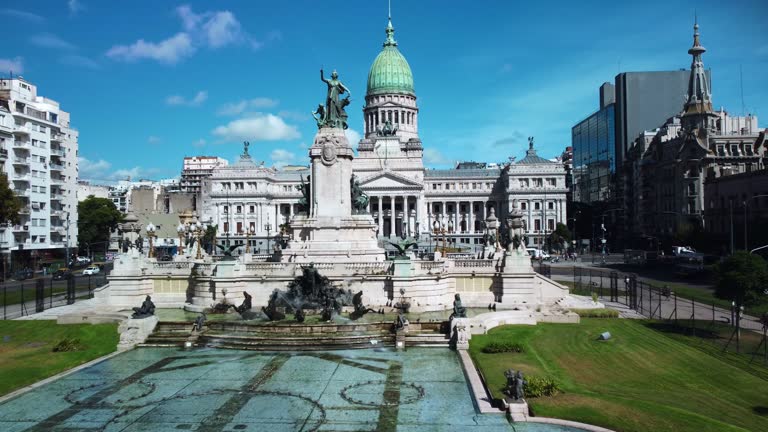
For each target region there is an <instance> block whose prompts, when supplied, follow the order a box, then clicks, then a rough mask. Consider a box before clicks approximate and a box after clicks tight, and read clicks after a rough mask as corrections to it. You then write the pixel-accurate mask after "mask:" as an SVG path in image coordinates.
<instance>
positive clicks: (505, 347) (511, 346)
mask: <svg viewBox="0 0 768 432" xmlns="http://www.w3.org/2000/svg"><path fill="white" fill-rule="evenodd" d="M482 351H483V352H484V353H486V354H498V353H508V352H516V353H520V352H523V346H522V345H520V344H519V343H517V342H509V341H501V342H496V341H494V342H491V343H489V344H488V345H486V346H484V347H483V350H482Z"/></svg>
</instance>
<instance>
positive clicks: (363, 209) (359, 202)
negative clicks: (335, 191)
mask: <svg viewBox="0 0 768 432" xmlns="http://www.w3.org/2000/svg"><path fill="white" fill-rule="evenodd" d="M349 190H350V194H351V195H352V214H365V213H368V195H367V194H366V193H365V192H363V189H362V188H361V187H360V181H359V180H358V179H357V176H355V175H354V174H352V177H350V178H349Z"/></svg>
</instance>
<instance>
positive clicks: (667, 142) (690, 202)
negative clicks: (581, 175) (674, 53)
mask: <svg viewBox="0 0 768 432" xmlns="http://www.w3.org/2000/svg"><path fill="white" fill-rule="evenodd" d="M693 28H694V34H693V46H692V47H691V48H690V49H689V50H688V54H690V55H691V57H692V63H691V70H690V77H689V81H688V94H687V96H686V101H685V104H684V105H683V106H682V107H681V108H682V110H681V112H680V114H679V115H678V116H675V117H672V118H670V119H669V120H667V122H665V123H664V124H663V125H662V126H661V127H660V128H658V129H656V130H654V131H646V132H644V133H643V134H641V135H640V136H639V137H638V138H637V139H636V140H635V142H634V144H633V146H632V148H631V149H630V150H629V152H628V157H627V162H626V165H625V166H626V168H627V175H626V181H627V186H628V187H626V188H625V190H626V196H625V199H626V203H627V207H626V208H627V212H628V213H629V214H628V217H629V221H628V225H629V226H631V227H633V228H634V229H635V233H634V234H635V235H636V236H640V237H642V236H647V235H653V236H656V235H658V234H659V233H662V235H663V236H664V237H667V238H669V239H671V238H674V237H677V238H680V236H681V235H682V234H683V233H685V232H689V233H690V232H693V233H695V232H701V230H707V231H712V230H718V231H721V232H722V230H723V229H727V228H726V227H724V226H722V224H723V223H722V216H723V214H724V212H727V211H729V210H728V209H729V208H730V207H731V206H732V207H733V208H735V209H737V212H738V211H739V209H741V208H743V207H744V202H746V201H747V200H749V199H750V197H747V196H746V195H743V194H740V193H736V194H735V195H733V196H730V197H717V198H715V197H712V196H707V194H706V193H705V192H706V191H705V184H707V183H711V182H716V181H718V179H721V178H723V177H727V176H731V175H736V174H744V173H755V172H758V171H760V170H764V169H765V162H764V157H765V156H766V146H767V145H768V142H766V134H765V131H761V130H760V129H758V123H757V117H756V116H753V115H751V114H748V115H747V116H745V117H733V116H731V115H729V114H728V112H727V111H725V109H723V108H721V109H720V110H719V111H715V110H714V108H713V101H712V93H711V89H710V85H709V81H708V80H707V74H706V71H705V69H704V62H703V60H702V55H703V54H704V52H706V49H705V48H704V47H703V46H702V44H701V39H700V34H699V25H698V22H696V23H695V24H694V27H693ZM763 172H764V173H765V171H763ZM763 175H765V174H763ZM762 193H768V191H764V192H762ZM755 194H757V192H755Z"/></svg>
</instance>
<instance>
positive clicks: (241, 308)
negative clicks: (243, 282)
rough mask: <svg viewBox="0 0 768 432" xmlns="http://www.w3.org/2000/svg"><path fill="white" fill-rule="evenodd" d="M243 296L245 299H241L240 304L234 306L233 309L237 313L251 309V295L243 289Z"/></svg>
mask: <svg viewBox="0 0 768 432" xmlns="http://www.w3.org/2000/svg"><path fill="white" fill-rule="evenodd" d="M243 297H245V300H243V303H242V304H240V306H236V307H235V311H237V313H239V314H240V315H242V314H243V313H245V312H247V311H249V310H251V307H252V305H251V300H252V299H253V297H251V295H250V294H248V293H247V292H245V291H243Z"/></svg>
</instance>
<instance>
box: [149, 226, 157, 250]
mask: <svg viewBox="0 0 768 432" xmlns="http://www.w3.org/2000/svg"><path fill="white" fill-rule="evenodd" d="M156 230H157V228H156V227H155V225H154V224H153V223H152V222H150V223H149V225H147V237H148V238H149V254H148V255H147V256H148V257H149V258H152V257H154V256H155V246H154V244H153V241H152V240H153V239H154V238H155V237H157V235H156V234H155V231H156Z"/></svg>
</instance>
